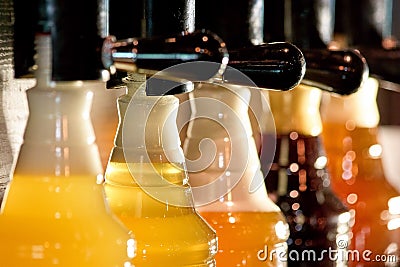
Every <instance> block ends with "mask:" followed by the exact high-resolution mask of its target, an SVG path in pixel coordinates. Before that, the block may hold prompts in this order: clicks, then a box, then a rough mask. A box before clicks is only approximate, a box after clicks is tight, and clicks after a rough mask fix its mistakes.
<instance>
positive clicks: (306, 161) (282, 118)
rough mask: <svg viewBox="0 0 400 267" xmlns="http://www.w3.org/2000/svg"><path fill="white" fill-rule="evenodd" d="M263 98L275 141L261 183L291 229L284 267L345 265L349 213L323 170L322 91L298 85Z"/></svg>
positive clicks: (324, 162)
mask: <svg viewBox="0 0 400 267" xmlns="http://www.w3.org/2000/svg"><path fill="white" fill-rule="evenodd" d="M268 94H269V99H270V107H271V111H272V114H273V116H274V119H275V126H276V138H277V140H276V152H275V156H274V159H273V162H272V164H271V165H270V166H271V168H270V169H269V172H267V173H266V177H265V181H266V186H267V191H268V193H269V197H270V198H271V199H272V200H273V201H275V202H276V203H277V204H278V206H279V207H280V208H281V210H282V211H283V213H284V214H285V216H286V219H287V222H288V224H289V227H290V237H289V239H288V241H287V242H288V246H289V250H288V251H289V254H288V262H289V266H345V265H346V260H345V258H343V257H342V255H343V253H344V252H345V250H346V246H347V242H348V239H349V236H348V233H349V227H350V225H349V220H350V214H349V212H348V211H347V209H346V207H345V206H344V205H343V204H342V202H341V201H340V200H339V199H338V198H337V197H336V196H335V195H334V194H333V192H332V190H331V188H330V180H329V174H328V172H327V170H326V167H325V165H326V156H325V155H324V151H323V146H322V144H321V140H320V134H321V131H322V123H321V117H320V113H319V106H320V99H321V91H320V89H318V88H316V87H311V86H307V85H303V84H301V85H299V86H297V87H296V88H295V89H293V90H291V91H287V92H272V91H271V92H269V93H268ZM264 138H271V136H269V135H268V134H267V135H265V136H264ZM262 160H264V159H263V158H262ZM332 250H334V251H336V252H330V251H332Z"/></svg>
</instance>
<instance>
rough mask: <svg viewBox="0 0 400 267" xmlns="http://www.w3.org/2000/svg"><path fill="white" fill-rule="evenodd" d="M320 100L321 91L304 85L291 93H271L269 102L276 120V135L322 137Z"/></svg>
mask: <svg viewBox="0 0 400 267" xmlns="http://www.w3.org/2000/svg"><path fill="white" fill-rule="evenodd" d="M320 100H321V90H319V89H318V88H315V87H311V86H306V85H302V84H301V85H299V86H297V87H296V88H294V89H292V90H291V91H286V92H278V91H270V92H269V101H270V107H271V112H272V115H273V117H274V119H275V127H276V133H277V134H281V135H285V134H286V135H288V134H289V133H291V132H297V133H299V134H301V135H305V136H318V135H320V134H321V132H322V122H321V115H320V111H319V107H320Z"/></svg>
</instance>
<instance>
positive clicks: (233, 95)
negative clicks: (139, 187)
mask: <svg viewBox="0 0 400 267" xmlns="http://www.w3.org/2000/svg"><path fill="white" fill-rule="evenodd" d="M190 101H191V102H190V103H191V108H192V117H191V120H190V122H189V126H188V133H187V138H186V140H185V142H184V146H183V147H184V152H185V156H186V158H187V164H188V170H189V182H190V184H191V186H192V187H193V192H194V199H195V204H196V209H197V210H198V211H199V212H200V215H202V216H203V217H204V218H205V219H206V220H207V222H208V223H209V224H210V225H211V226H212V227H213V228H214V229H215V230H216V231H217V235H218V253H217V255H216V262H217V265H218V266H285V259H284V256H285V254H286V250H287V246H286V239H287V237H288V234H289V233H288V226H287V224H286V221H285V218H284V216H283V214H282V213H281V211H280V210H279V208H278V207H277V206H276V205H275V204H274V203H273V202H272V201H271V200H270V199H269V198H268V196H267V192H266V190H265V186H264V182H263V176H262V173H261V170H260V161H259V158H258V154H257V149H256V145H255V142H254V138H253V136H252V130H251V129H252V128H251V126H250V120H249V115H248V107H249V106H248V105H249V101H250V90H249V89H248V88H246V87H245V86H236V85H231V84H227V83H225V84H223V83H221V84H218V83H214V84H213V83H200V84H199V85H198V86H196V88H195V90H194V91H193V92H191V93H190ZM207 139H209V140H212V143H211V142H207ZM189 164H190V165H189ZM271 251H274V252H272V253H271Z"/></svg>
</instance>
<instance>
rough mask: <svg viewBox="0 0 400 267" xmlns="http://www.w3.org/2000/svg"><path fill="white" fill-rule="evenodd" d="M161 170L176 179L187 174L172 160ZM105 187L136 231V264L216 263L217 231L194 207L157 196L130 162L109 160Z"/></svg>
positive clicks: (166, 189) (167, 189)
mask: <svg viewBox="0 0 400 267" xmlns="http://www.w3.org/2000/svg"><path fill="white" fill-rule="evenodd" d="M156 166H157V165H156ZM147 167H148V166H147ZM157 170H158V171H159V173H162V175H163V177H165V178H166V180H170V181H173V182H176V183H177V180H179V179H178V176H179V177H181V178H182V176H183V174H184V173H183V172H182V171H178V169H177V168H175V167H173V165H171V164H168V163H164V164H162V165H158V166H157ZM178 173H179V175H178ZM169 175H170V176H171V177H172V178H169V177H168V176H169ZM150 179H151V177H149V180H150ZM180 181H181V182H182V179H180ZM148 182H149V183H151V181H148ZM154 184H157V181H154ZM175 188H176V187H175ZM186 188H187V187H185V186H182V188H181V189H182V190H186ZM153 189H154V187H153ZM157 190H158V191H159V192H165V194H166V195H167V194H168V192H170V194H174V193H176V191H173V190H172V187H159V188H158V189H157ZM182 190H181V192H182ZM105 191H106V195H107V200H108V203H109V204H110V207H111V210H112V211H113V212H114V213H115V214H116V215H117V216H118V217H119V218H120V219H121V221H122V222H123V223H124V224H125V225H126V226H127V227H128V228H129V229H132V230H133V231H134V233H135V239H136V240H137V256H136V257H135V259H134V260H133V263H134V264H135V266H139V267H145V266H149V267H150V266H151V267H158V266H163V267H179V266H182V267H183V266H199V267H200V266H214V260H213V258H214V254H215V253H216V250H217V247H216V245H217V244H216V235H215V232H214V231H213V230H212V228H211V227H210V226H209V225H208V224H207V223H206V222H205V221H204V220H203V219H202V218H201V217H200V215H199V214H198V213H196V211H195V210H194V208H193V207H180V206H173V205H168V204H165V203H164V202H161V201H159V200H157V199H154V198H153V197H151V196H150V195H148V194H147V193H146V192H145V191H144V190H143V189H142V188H141V187H139V186H138V185H137V184H136V183H135V182H134V178H133V177H132V176H131V173H130V172H129V170H128V168H127V165H126V163H116V162H110V163H109V165H108V167H107V172H106V183H105ZM183 192H184V191H183ZM189 192H190V191H189ZM171 197H172V198H175V197H179V196H171Z"/></svg>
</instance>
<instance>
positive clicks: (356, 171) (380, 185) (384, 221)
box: [323, 124, 400, 266]
mask: <svg viewBox="0 0 400 267" xmlns="http://www.w3.org/2000/svg"><path fill="white" fill-rule="evenodd" d="M376 134H377V129H376V128H371V129H370V128H355V129H354V130H352V131H349V130H346V128H345V127H344V125H339V124H325V125H324V134H323V141H324V144H325V148H326V152H327V156H328V169H329V171H330V172H331V177H332V179H331V182H332V187H333V189H334V190H335V191H336V192H337V194H338V196H340V197H341V199H342V201H343V202H344V203H345V204H346V205H347V206H348V207H349V208H350V209H352V210H354V226H353V228H352V236H353V238H352V241H351V248H353V249H357V250H359V251H362V250H366V249H368V250H371V251H372V253H373V254H372V255H371V257H372V258H374V256H375V255H387V254H388V253H393V248H394V247H393V246H392V249H388V247H389V245H390V244H394V245H396V246H397V251H396V249H394V253H399V252H400V228H397V229H393V230H389V229H388V226H389V228H391V227H390V225H388V224H390V223H391V222H390V221H391V219H392V218H393V215H391V214H390V213H389V211H388V201H389V199H390V198H392V197H396V196H399V195H400V193H399V192H397V191H396V190H395V189H394V188H393V187H392V186H391V185H390V184H389V183H388V182H387V180H386V178H385V175H384V172H383V167H382V161H381V158H380V155H379V154H376V156H373V151H372V152H371V151H370V148H371V147H373V146H374V145H375V147H377V146H376V145H378V142H377V137H376ZM378 148H379V146H378ZM371 153H372V155H371ZM398 205H399V204H398ZM397 216H398V215H397ZM392 222H393V221H392ZM391 250H392V251H391ZM356 264H357V263H356V262H354V263H352V264H351V265H352V266H356ZM357 266H359V265H357ZM360 266H384V263H377V262H373V263H366V262H364V263H363V265H360ZM395 266H398V265H395Z"/></svg>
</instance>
